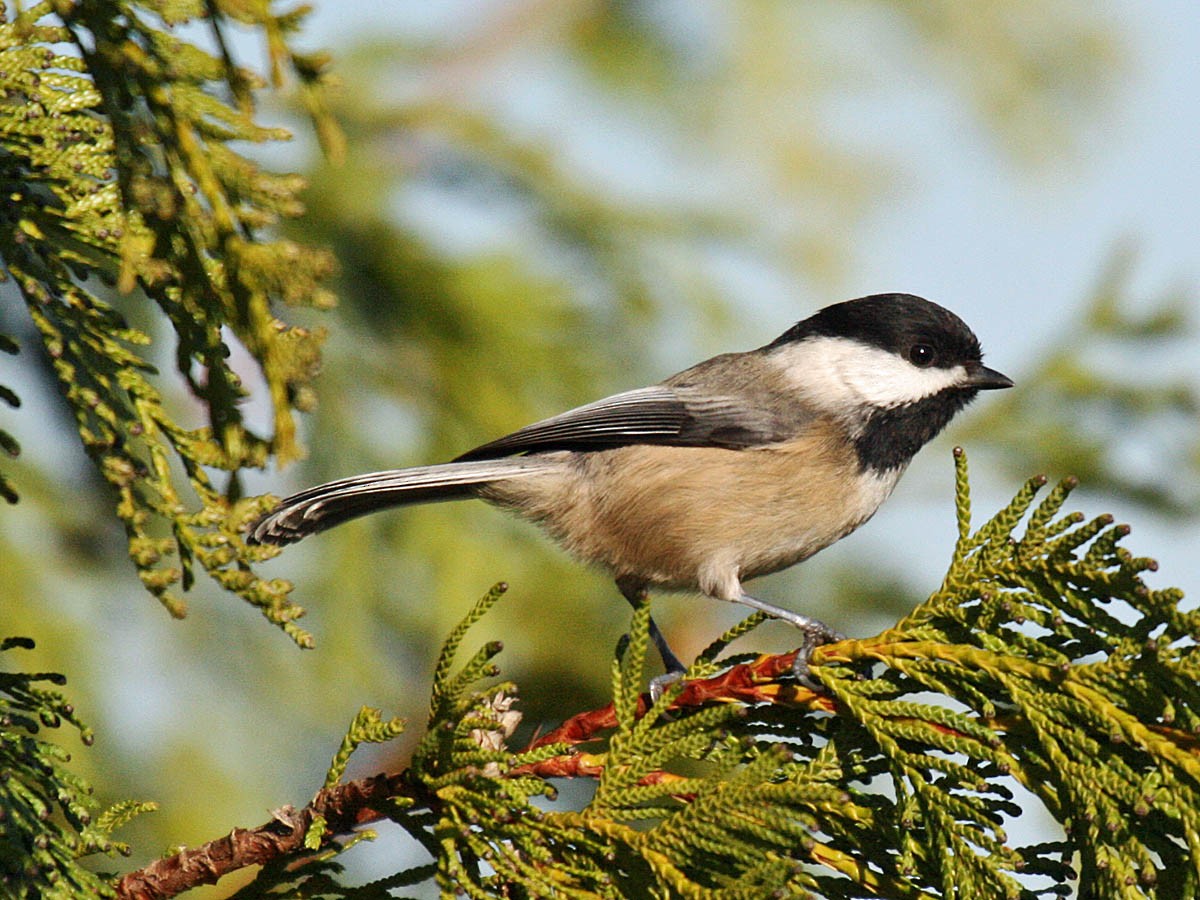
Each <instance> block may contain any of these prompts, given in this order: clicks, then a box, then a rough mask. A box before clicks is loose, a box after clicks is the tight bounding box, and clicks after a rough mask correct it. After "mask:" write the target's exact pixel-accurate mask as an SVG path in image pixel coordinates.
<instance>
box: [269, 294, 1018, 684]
mask: <svg viewBox="0 0 1200 900" xmlns="http://www.w3.org/2000/svg"><path fill="white" fill-rule="evenodd" d="M1012 386H1013V382H1012V380H1011V379H1009V378H1008V377H1007V376H1005V375H1003V374H1001V373H1000V372H997V371H996V370H994V369H990V368H988V367H987V366H985V365H983V353H982V350H981V347H980V343H979V339H978V338H977V337H976V336H975V334H974V332H972V331H971V329H970V328H969V327H968V326H967V325H966V323H965V322H963V320H962V319H960V318H959V317H958V316H957V315H955V314H954V313H952V312H950V311H949V310H947V309H945V308H944V307H942V306H939V305H938V304H936V303H933V302H932V301H929V300H926V299H923V298H921V297H917V296H915V295H912V294H905V293H887V294H873V295H871V296H866V297H860V298H858V299H854V300H847V301H844V302H841V303H835V304H833V305H830V306H826V307H824V308H823V309H821V310H819V311H818V312H816V313H814V314H813V315H811V316H809V317H808V318H806V319H803V320H801V321H799V322H797V323H796V324H795V325H793V326H792V327H790V328H789V329H787V330H786V331H785V332H784V333H783V334H781V335H780V336H779V337H777V338H776V339H775V340H773V341H771V342H770V343H768V344H766V345H764V346H761V347H759V348H757V349H754V350H749V351H742V352H733V353H724V354H721V355H719V356H714V357H712V358H711V359H708V360H705V361H704V362H701V363H698V364H697V365H694V366H692V367H691V368H688V369H685V370H684V371H682V372H679V373H678V374H676V375H672V376H671V377H669V378H667V379H666V380H664V381H661V382H659V383H658V384H655V385H651V386H649V387H641V388H636V389H633V390H628V391H624V392H622V393H618V394H614V395H613V396H610V397H606V398H604V399H602V400H597V401H596V402H594V403H589V404H586V405H584V406H580V407H577V408H575V409H571V410H569V411H567V412H564V413H561V414H559V415H556V416H553V417H551V418H548V419H544V420H542V421H539V422H535V423H533V424H531V425H527V426H526V427H524V428H521V429H519V430H517V431H514V432H512V433H511V434H508V435H505V436H504V437H500V438H497V439H496V440H493V441H489V442H488V443H486V444H482V445H481V446H478V447H476V448H475V449H473V450H469V451H467V452H466V453H463V454H462V455H460V456H458V457H457V458H456V459H454V460H452V461H450V462H446V463H440V464H436V465H427V466H416V467H412V468H404V469H392V470H388V471H382V472H372V473H369V474H365V475H356V476H352V477H350V478H343V479H341V480H338V481H332V482H329V483H327V484H322V485H319V486H317V487H313V488H309V489H308V490H304V491H301V492H299V493H297V494H294V495H292V496H290V497H287V498H286V499H284V500H283V501H281V502H280V503H279V504H278V505H277V506H275V507H274V508H273V509H271V510H270V511H269V512H267V513H266V514H264V515H262V516H261V517H260V518H258V519H257V520H256V521H255V522H253V523H252V525H251V526H250V528H249V531H248V541H249V542H250V543H255V544H276V545H285V544H291V543H293V542H295V541H298V540H300V539H302V538H305V537H308V536H309V535H312V534H316V533H317V532H320V531H324V530H325V529H327V528H332V527H334V526H336V525H339V524H341V523H343V522H346V521H348V520H350V519H354V518H357V517H359V516H363V515H366V514H368V513H374V512H378V511H380V510H384V509H390V508H392V507H398V506H407V505H411V504H417V503H429V502H434V501H441V500H460V499H467V498H479V499H482V500H484V501H486V502H488V503H491V504H494V505H496V506H498V507H501V508H503V509H505V510H508V511H510V512H512V513H515V514H516V515H517V516H519V517H521V518H523V519H526V520H529V521H531V522H533V523H535V524H536V525H538V526H540V527H541V528H543V529H544V530H545V531H546V532H548V533H549V535H550V536H551V537H552V538H553V539H554V540H556V541H557V542H558V543H559V544H561V545H562V546H563V547H564V548H565V549H566V550H567V551H568V552H569V553H571V554H572V555H573V556H575V557H577V558H578V559H580V560H582V561H583V562H585V563H588V564H591V565H593V566H598V567H600V568H601V569H603V570H606V571H607V572H608V573H609V574H610V575H611V576H612V577H613V579H614V580H615V581H616V584H617V587H618V588H619V590H620V592H621V593H622V594H623V595H624V596H625V598H626V599H627V600H629V601H630V602H631V603H633V604H635V605H637V604H639V603H641V602H643V601H644V600H645V599H646V598H647V596H648V593H649V591H651V590H665V591H676V592H678V591H686V592H693V593H700V594H704V595H706V596H708V597H711V598H714V599H717V600H723V601H729V602H733V603H739V604H742V605H744V606H746V607H749V608H751V609H754V610H757V611H759V612H762V613H765V614H766V615H767V616H769V617H771V618H775V619H780V620H782V621H785V622H788V623H790V624H791V625H793V626H795V627H796V628H797V629H799V631H800V634H801V637H802V642H801V644H800V647H799V648H798V650H797V654H796V662H795V665H794V671H795V673H796V675H797V676H798V677H801V678H805V677H806V676H807V672H808V659H809V655H810V654H811V652H812V650H813V649H814V648H815V647H816V646H818V645H819V644H822V643H828V642H830V641H833V640H837V639H840V638H841V635H840V634H839V633H838V632H836V631H835V630H833V629H832V628H830V627H829V626H828V625H826V624H825V623H823V622H821V621H819V620H818V619H815V618H812V617H810V616H807V615H804V614H802V613H799V612H796V611H794V610H791V609H787V608H784V607H781V606H777V605H774V604H772V603H768V602H765V601H763V600H760V599H758V598H756V597H754V596H752V595H750V594H748V593H747V592H746V590H745V588H744V586H743V585H744V583H745V582H746V581H749V580H751V579H753V578H756V577H758V576H761V575H767V574H770V573H772V572H777V571H780V570H782V569H786V568H788V567H790V566H793V565H795V564H797V563H800V562H802V561H804V560H806V559H808V558H810V557H812V556H813V555H814V554H816V553H818V552H819V551H821V550H823V549H825V548H826V547H828V546H830V545H831V544H833V543H835V542H836V541H838V540H840V539H841V538H843V537H845V536H846V535H848V534H850V533H851V532H853V531H854V530H856V529H857V528H859V527H860V526H861V525H863V523H865V522H866V521H867V520H868V519H870V518H871V517H872V516H873V515H874V514H875V512H876V510H878V509H879V507H880V505H881V504H882V503H883V502H884V501H885V500H886V499H887V498H888V497H889V496H890V495H891V493H892V491H893V489H894V488H895V487H896V484H897V482H898V481H899V479H900V477H901V476H902V475H903V474H904V471H905V469H906V468H907V467H908V465H909V463H910V462H911V460H912V459H913V457H914V456H915V455H916V453H917V451H918V450H920V449H921V447H923V446H924V445H925V444H926V443H928V442H929V441H930V440H932V439H933V438H934V437H935V436H936V435H937V434H938V433H939V432H941V431H942V429H943V428H945V426H946V425H947V424H948V423H949V422H950V420H951V419H952V418H953V417H954V416H955V415H956V414H957V413H958V412H959V411H960V410H962V409H963V408H964V407H965V406H966V405H967V404H968V403H969V402H970V401H971V400H973V399H974V398H975V397H976V395H977V394H978V393H979V392H980V391H985V390H996V389H1003V388H1009V387H1012ZM650 636H651V638H652V639H653V641H654V643H655V645H656V647H657V648H658V650H659V653H660V655H661V657H662V660H663V663H664V666H665V667H666V669H667V673H668V675H671V676H678V674H679V673H681V672H682V671H683V670H684V666H683V664H682V662H680V660H679V658H678V657H677V656H676V655H675V654H674V653H673V652H672V651H671V649H670V647H669V645H668V643H667V641H666V639H665V638H664V636H663V635H662V633H661V631H660V630H659V629H658V627H657V625H655V624H654V622H653V620H651V633H650Z"/></svg>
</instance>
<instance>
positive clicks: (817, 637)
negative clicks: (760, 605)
mask: <svg viewBox="0 0 1200 900" xmlns="http://www.w3.org/2000/svg"><path fill="white" fill-rule="evenodd" d="M801 633H802V634H803V635H804V640H803V642H802V643H801V644H800V646H799V647H797V648H796V658H795V660H794V661H793V662H792V677H793V678H795V679H796V681H798V682H799V683H800V684H801V685H803V686H804V687H806V688H808V689H809V690H810V691H815V692H816V693H818V694H823V693H825V685H824V684H822V683H821V682H820V681H818V680H817V679H815V678H813V677H812V670H811V669H810V668H809V665H808V661H809V659H810V658H811V657H812V652H813V651H814V650H816V649H817V647H819V646H821V645H822V644H833V643H836V642H838V641H844V640H846V636H845V635H844V634H842V633H841V632H840V631H834V630H833V629H832V628H830V627H829V626H828V625H826V624H824V623H823V622H818V621H816V620H815V619H814V620H812V624H811V625H810V626H808V627H805V628H802V629H801Z"/></svg>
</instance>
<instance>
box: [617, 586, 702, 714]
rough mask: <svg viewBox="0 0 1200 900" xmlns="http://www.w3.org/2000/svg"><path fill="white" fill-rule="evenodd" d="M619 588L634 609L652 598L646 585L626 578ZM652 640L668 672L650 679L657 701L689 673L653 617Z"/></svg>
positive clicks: (651, 626) (651, 693) (625, 638)
mask: <svg viewBox="0 0 1200 900" xmlns="http://www.w3.org/2000/svg"><path fill="white" fill-rule="evenodd" d="M617 587H618V588H620V590H621V594H622V596H624V598H625V599H626V600H628V601H629V603H630V605H631V606H632V607H633V608H634V609H637V608H638V607H639V606H640V605H641V604H643V603H645V602H646V601H647V600H648V599H649V596H650V595H649V593H648V592H647V591H646V586H645V585H644V584H638V583H634V582H631V581H627V580H626V579H624V578H618V579H617ZM628 638H629V636H628V635H625V636H624V637H622V640H623V641H624V640H628ZM650 640H652V641H653V642H654V647H655V649H657V650H658V655H659V658H661V659H662V663H663V668H665V669H666V670H667V671H666V672H664V673H663V674H662V675H656V676H655V677H654V678H651V679H650V698H651V700H654V701H657V700H658V698H659V697H661V696H662V693H663V691H664V690H665V689H666V687H667V685H668V684H670V683H671V682H673V681H678V680H679V676H680V675H682V674H683V673H684V672H685V671H687V666H685V665H684V664H683V663H682V662H680V661H679V657H678V656H676V655H675V653H674V651H672V650H671V646H670V645H669V644H668V643H667V639H666V638H665V637H663V633H662V632H661V631H659V630H658V624H657V623H656V622H655V621H654V618H653V617H651V618H650Z"/></svg>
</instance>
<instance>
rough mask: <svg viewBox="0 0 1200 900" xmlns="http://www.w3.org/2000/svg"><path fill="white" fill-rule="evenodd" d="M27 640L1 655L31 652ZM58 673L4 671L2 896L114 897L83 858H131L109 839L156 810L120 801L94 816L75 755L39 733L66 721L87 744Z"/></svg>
mask: <svg viewBox="0 0 1200 900" xmlns="http://www.w3.org/2000/svg"><path fill="white" fill-rule="evenodd" d="M32 647H33V641H31V640H29V639H28V638H21V637H6V638H2V639H0V653H7V652H10V651H12V650H17V649H32ZM65 681H66V679H65V678H63V677H62V676H61V675H57V674H55V673H53V672H41V673H22V672H7V671H0V895H2V896H4V897H6V898H9V897H11V898H26V897H28V898H31V900H33V898H46V900H57V898H75V897H112V896H115V894H114V893H113V890H112V887H111V886H110V885H109V884H108V883H107V882H105V881H104V880H103V879H102V878H100V877H98V876H97V875H96V874H95V873H93V872H91V871H89V870H87V869H85V868H83V867H82V866H81V865H80V863H79V859H80V857H83V856H87V855H89V854H93V853H106V854H109V855H115V854H117V853H122V852H127V848H125V846H124V845H122V844H119V843H115V842H113V841H111V840H109V837H108V836H109V834H111V833H112V832H113V831H114V830H115V829H117V828H119V827H120V826H121V825H123V824H125V823H126V822H128V821H129V820H130V819H131V818H133V817H134V816H135V815H137V814H138V813H140V812H145V811H147V810H149V809H153V805H152V804H146V803H123V804H118V805H117V806H114V807H112V808H111V809H109V810H106V811H104V812H103V813H101V814H100V815H99V816H98V817H95V818H94V816H95V813H96V808H97V804H96V801H95V799H94V798H93V797H92V788H91V787H90V786H89V785H88V784H87V783H86V782H84V781H83V779H81V778H80V777H79V776H78V775H76V774H74V773H73V772H72V771H71V770H70V769H69V768H68V763H70V762H71V755H70V754H69V753H68V752H66V751H65V750H63V748H62V747H60V746H59V745H57V744H52V743H49V742H47V741H44V740H42V739H40V738H38V737H36V735H38V734H39V732H40V731H41V730H42V729H43V728H59V727H61V726H62V725H63V724H64V723H65V724H67V725H71V726H73V727H74V728H76V729H77V730H78V731H79V735H80V738H81V739H82V741H83V743H84V744H85V745H88V746H90V745H91V743H92V739H93V738H92V732H91V729H89V728H87V727H86V726H85V725H84V724H83V723H82V722H80V721H79V719H78V717H77V716H76V715H75V710H74V708H73V707H72V706H71V704H70V703H68V702H67V701H66V700H65V699H64V698H63V696H62V694H60V693H59V692H58V691H56V690H53V689H51V688H46V687H43V686H42V685H46V684H50V685H56V686H57V685H62V684H63V683H65Z"/></svg>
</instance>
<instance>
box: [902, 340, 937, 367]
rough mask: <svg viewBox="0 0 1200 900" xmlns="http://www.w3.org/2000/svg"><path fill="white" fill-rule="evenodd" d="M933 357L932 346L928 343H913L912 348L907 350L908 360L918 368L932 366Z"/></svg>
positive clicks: (934, 355)
mask: <svg viewBox="0 0 1200 900" xmlns="http://www.w3.org/2000/svg"><path fill="white" fill-rule="evenodd" d="M935 357H936V354H935V353H934V352H933V348H932V347H930V346H929V345H928V344H913V346H912V349H910V350H909V351H908V361H909V362H911V363H912V364H913V365H914V366H916V367H917V368H918V369H925V368H928V367H929V366H932V365H933V361H934V358H935Z"/></svg>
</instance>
